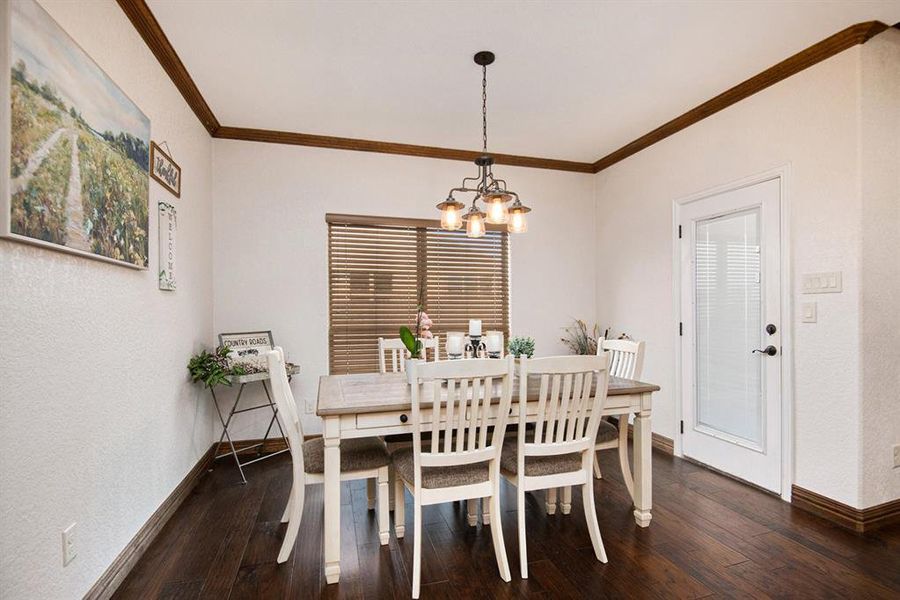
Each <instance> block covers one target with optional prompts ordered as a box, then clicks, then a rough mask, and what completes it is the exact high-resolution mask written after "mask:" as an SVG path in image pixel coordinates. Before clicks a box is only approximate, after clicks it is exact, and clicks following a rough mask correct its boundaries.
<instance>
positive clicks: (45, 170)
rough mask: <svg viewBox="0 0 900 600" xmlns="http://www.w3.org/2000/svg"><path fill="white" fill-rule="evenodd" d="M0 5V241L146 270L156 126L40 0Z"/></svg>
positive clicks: (24, 0)
mask: <svg viewBox="0 0 900 600" xmlns="http://www.w3.org/2000/svg"><path fill="white" fill-rule="evenodd" d="M0 4H2V8H0V10H2V23H0V24H2V27H3V32H4V33H5V34H6V35H4V36H0V37H3V38H4V39H5V40H9V43H8V44H6V43H4V44H2V49H0V58H2V63H0V64H2V66H3V67H4V68H8V69H9V70H8V71H6V73H7V75H5V76H3V78H2V79H3V85H2V88H0V89H2V91H3V96H2V98H3V105H4V110H3V112H2V114H0V116H2V120H3V123H2V125H3V138H4V139H5V140H8V145H7V146H6V147H5V148H3V151H2V156H3V164H2V165H0V167H2V169H0V172H2V173H3V175H4V177H3V178H2V179H0V183H2V184H3V187H2V189H0V208H2V211H0V235H3V236H5V237H11V238H14V239H17V240H20V241H25V242H30V243H35V244H40V245H43V246H48V247H51V248H54V249H58V250H64V251H68V252H74V253H78V254H81V255H84V256H89V257H92V258H99V259H103V260H108V261H113V262H116V263H119V264H124V265H127V266H132V267H136V268H147V262H148V254H149V249H148V231H149V194H150V179H149V142H150V121H149V119H148V118H147V117H146V116H145V115H144V113H143V112H141V110H140V109H139V108H138V107H137V106H136V105H135V104H134V102H132V101H131V100H130V99H129V98H128V96H126V95H125V93H124V92H123V91H122V90H121V89H119V87H118V86H117V85H116V84H115V82H113V81H112V80H111V79H110V78H109V77H108V76H107V75H106V73H104V72H103V70H102V69H101V68H100V67H99V66H97V64H96V63H95V62H94V61H93V60H92V59H91V58H90V57H89V56H88V55H87V54H86V53H85V52H84V50H82V49H81V47H80V46H78V44H76V43H75V41H74V40H73V39H72V38H71V37H69V36H68V35H67V34H66V32H65V31H63V30H62V28H61V27H60V26H59V25H58V24H57V23H56V21H54V20H53V19H52V18H51V17H50V15H48V14H47V13H46V12H45V11H44V10H43V9H42V8H41V7H40V6H39V5H38V4H37V3H36V2H34V1H33V0H14V1H13V2H3V3H0ZM6 132H9V135H6ZM4 179H5V181H4Z"/></svg>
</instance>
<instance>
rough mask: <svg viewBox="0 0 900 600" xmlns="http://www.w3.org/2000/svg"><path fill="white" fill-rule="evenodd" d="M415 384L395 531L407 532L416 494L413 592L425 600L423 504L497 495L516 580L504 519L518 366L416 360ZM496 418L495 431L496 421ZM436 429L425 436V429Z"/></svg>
mask: <svg viewBox="0 0 900 600" xmlns="http://www.w3.org/2000/svg"><path fill="white" fill-rule="evenodd" d="M408 367H409V372H410V381H411V382H412V431H413V445H412V447H411V448H403V449H400V450H398V451H396V452H394V454H393V464H394V472H395V474H396V475H397V477H396V479H395V483H394V486H395V489H394V532H395V534H396V535H397V538H402V537H403V535H404V533H405V529H406V526H405V512H404V511H405V507H404V500H405V498H404V489H408V490H409V491H410V493H411V494H412V496H413V510H414V513H413V536H414V538H413V578H412V597H413V598H418V597H419V588H420V580H421V570H422V507H423V506H426V505H430V504H440V503H443V502H453V501H456V500H468V499H472V498H489V499H490V503H491V508H492V510H491V512H492V513H493V514H494V521H495V522H494V524H493V525H492V526H491V538H492V540H493V544H494V555H495V556H496V559H497V568H498V569H499V571H500V577H501V578H502V579H503V581H507V582H508V581H510V579H511V576H510V572H509V562H508V561H507V558H506V547H505V546H504V545H503V530H502V527H501V523H500V496H499V494H500V451H501V449H502V445H503V434H504V432H505V430H506V421H507V417H508V414H509V409H510V404H511V402H512V385H513V372H514V371H513V370H514V363H513V360H512V358H511V357H510V358H509V359H507V360H492V359H472V360H457V361H442V362H433V363H425V362H422V361H410V363H409V365H408ZM492 418H496V422H494V423H493V424H492V425H493V431H490V427H489V425H491V423H490V421H491V419H492ZM424 428H427V429H429V430H430V431H431V439H430V440H425V439H423V437H422V431H423V429H424Z"/></svg>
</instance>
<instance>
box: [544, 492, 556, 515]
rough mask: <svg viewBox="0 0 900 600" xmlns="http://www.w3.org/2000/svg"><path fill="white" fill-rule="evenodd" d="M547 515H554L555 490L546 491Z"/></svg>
mask: <svg viewBox="0 0 900 600" xmlns="http://www.w3.org/2000/svg"><path fill="white" fill-rule="evenodd" d="M546 507H547V514H548V515H555V514H556V488H550V489H549V490H547V503H546Z"/></svg>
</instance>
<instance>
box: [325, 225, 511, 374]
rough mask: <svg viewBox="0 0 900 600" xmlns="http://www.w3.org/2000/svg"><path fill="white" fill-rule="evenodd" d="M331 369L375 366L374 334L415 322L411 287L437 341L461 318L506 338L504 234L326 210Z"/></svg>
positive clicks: (462, 325) (457, 327)
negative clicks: (475, 232) (479, 234)
mask: <svg viewBox="0 0 900 600" xmlns="http://www.w3.org/2000/svg"><path fill="white" fill-rule="evenodd" d="M326 221H327V223H328V292H329V335H328V338H329V339H328V345H329V365H330V371H331V373H332V374H342V373H367V372H375V371H378V338H379V337H384V338H396V337H398V335H399V334H398V330H399V329H400V327H401V326H402V325H406V326H408V327H409V328H410V329H414V328H415V320H416V303H417V301H418V291H419V289H422V290H423V292H424V305H425V310H426V311H427V312H428V316H430V317H431V319H432V321H434V326H433V327H432V332H434V334H435V335H439V336H441V340H442V342H441V349H440V350H441V354H442V355H443V354H444V348H443V345H444V344H443V340H444V338H445V334H446V332H448V331H463V332H466V331H467V330H468V322H469V319H481V320H482V329H483V330H484V331H487V330H496V331H502V332H503V334H504V339H509V238H508V234H507V232H506V231H501V230H488V232H487V233H486V235H485V236H484V237H482V238H468V237H466V233H465V231H464V230H463V231H444V230H442V229H441V228H440V226H439V224H438V223H437V222H436V221H427V220H418V219H391V218H377V217H354V216H349V215H326Z"/></svg>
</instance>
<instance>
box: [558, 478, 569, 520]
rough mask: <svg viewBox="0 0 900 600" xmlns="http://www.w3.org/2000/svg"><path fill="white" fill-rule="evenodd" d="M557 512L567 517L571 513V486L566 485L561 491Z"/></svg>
mask: <svg viewBox="0 0 900 600" xmlns="http://www.w3.org/2000/svg"><path fill="white" fill-rule="evenodd" d="M559 510H560V512H562V514H564V515H567V514H569V513H570V512H572V486H571V485H567V486H566V487H564V488H563V489H562V501H561V502H560V503H559Z"/></svg>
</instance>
